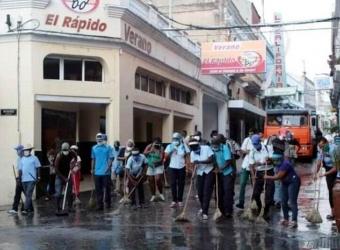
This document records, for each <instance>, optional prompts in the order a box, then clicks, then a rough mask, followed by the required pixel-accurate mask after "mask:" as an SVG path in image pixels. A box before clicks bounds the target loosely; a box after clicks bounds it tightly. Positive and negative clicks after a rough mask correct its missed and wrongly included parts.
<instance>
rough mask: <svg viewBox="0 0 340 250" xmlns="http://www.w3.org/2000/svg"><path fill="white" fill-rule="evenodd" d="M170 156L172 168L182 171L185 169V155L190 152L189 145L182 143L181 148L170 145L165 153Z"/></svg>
mask: <svg viewBox="0 0 340 250" xmlns="http://www.w3.org/2000/svg"><path fill="white" fill-rule="evenodd" d="M164 152H165V153H166V154H168V155H169V156H170V164H169V167H170V168H176V169H181V168H184V167H185V155H186V154H188V153H189V152H190V150H189V148H188V146H187V145H185V144H183V143H181V144H180V145H179V146H175V145H174V144H173V143H170V144H169V145H168V146H167V147H166V148H165V151H164Z"/></svg>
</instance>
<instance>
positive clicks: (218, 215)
mask: <svg viewBox="0 0 340 250" xmlns="http://www.w3.org/2000/svg"><path fill="white" fill-rule="evenodd" d="M218 188H219V186H218V173H216V201H217V205H216V210H215V213H214V216H213V220H214V221H217V220H218V219H219V218H221V216H222V212H221V210H220V208H219V206H218V205H219V195H218Z"/></svg>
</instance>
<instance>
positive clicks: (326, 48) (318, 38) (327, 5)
mask: <svg viewBox="0 0 340 250" xmlns="http://www.w3.org/2000/svg"><path fill="white" fill-rule="evenodd" d="M250 1H251V2H253V3H254V5H255V6H256V8H257V10H258V12H259V14H260V15H261V16H262V0H250ZM334 6H335V0H264V11H265V14H264V16H265V22H266V23H273V16H274V12H281V14H282V19H283V22H292V21H304V20H309V19H321V18H330V17H331V16H332V13H333V11H334V8H335V7H334ZM318 27H329V28H330V27H331V23H323V24H310V25H300V26H288V27H286V28H285V29H287V30H291V29H296V28H297V29H301V28H318ZM266 36H270V37H272V36H273V33H267V35H266ZM284 36H285V41H286V44H285V49H286V71H287V73H291V74H292V75H294V76H301V75H302V72H303V69H304V65H305V69H306V72H307V76H308V77H309V78H311V79H313V77H314V76H315V75H316V74H321V73H327V74H329V71H330V68H329V66H328V64H327V59H328V56H329V55H330V54H331V29H327V30H314V31H312V30H309V31H294V32H291V31H288V32H285V33H284ZM303 62H304V63H303Z"/></svg>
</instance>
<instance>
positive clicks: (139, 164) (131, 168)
mask: <svg viewBox="0 0 340 250" xmlns="http://www.w3.org/2000/svg"><path fill="white" fill-rule="evenodd" d="M131 153H132V155H131V156H130V157H129V159H128V161H127V163H126V171H127V177H128V187H129V192H131V207H132V208H133V209H136V208H143V207H144V203H145V197H144V186H143V183H144V179H145V173H146V166H147V159H146V158H145V156H144V155H143V154H141V153H140V152H139V149H138V148H136V147H135V148H133V149H132V152H131ZM136 189H137V191H138V205H137V201H136V191H135V190H136Z"/></svg>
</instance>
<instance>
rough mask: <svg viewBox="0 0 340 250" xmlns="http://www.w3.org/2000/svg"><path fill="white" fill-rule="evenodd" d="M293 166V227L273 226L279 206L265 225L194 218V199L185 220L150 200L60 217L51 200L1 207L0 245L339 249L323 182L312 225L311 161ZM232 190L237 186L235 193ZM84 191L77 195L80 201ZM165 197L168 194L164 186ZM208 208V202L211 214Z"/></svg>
mask: <svg viewBox="0 0 340 250" xmlns="http://www.w3.org/2000/svg"><path fill="white" fill-rule="evenodd" d="M297 169H298V172H299V173H300V175H301V177H302V189H301V192H300V199H299V204H300V214H299V227H298V228H297V229H286V228H282V227H281V226H280V225H278V221H279V220H280V211H279V210H274V214H273V218H272V220H271V222H270V224H268V225H257V224H252V223H249V222H246V221H243V220H241V219H239V214H240V211H238V210H236V211H235V216H234V218H233V219H230V220H225V221H223V222H220V223H215V222H214V221H212V220H211V219H210V220H209V221H207V222H203V221H201V220H200V219H198V218H197V217H196V212H197V210H198V203H197V201H196V200H195V199H191V200H190V205H189V213H188V217H189V218H190V219H191V222H190V223H184V224H180V223H176V222H174V218H175V217H176V216H177V215H178V214H179V212H180V211H178V210H173V209H171V208H170V207H169V202H157V203H152V204H150V205H149V207H148V208H144V209H140V210H137V211H132V210H131V209H130V208H129V207H122V209H120V212H121V213H120V214H119V215H113V213H112V212H113V211H115V209H117V205H116V204H117V203H115V207H114V208H113V209H111V210H108V211H105V212H103V213H96V212H90V211H87V210H86V209H85V208H81V209H79V210H78V211H77V212H76V213H74V214H71V215H70V216H69V217H63V218H60V217H56V216H55V215H54V210H53V205H54V204H48V203H47V202H45V201H41V202H38V203H37V204H36V207H37V209H36V210H37V211H36V214H35V215H34V216H32V217H23V216H21V215H18V216H9V215H7V213H6V211H5V209H7V208H5V207H4V208H2V211H0V249H1V250H2V249H11V250H12V249H14V250H15V249H27V250H30V249H32V250H33V249H47V250H53V249H96V250H102V249H162V250H166V249H202V250H203V249H204V250H208V249H240V250H245V249H285V250H287V249H318V248H326V249H329V248H332V249H340V237H338V234H337V232H336V227H335V225H334V224H333V223H332V222H329V221H327V220H326V219H325V217H326V215H327V214H328V213H329V206H328V201H327V187H326V185H325V181H324V180H323V184H322V200H321V204H320V205H321V213H322V217H323V219H324V222H323V223H322V224H321V225H318V226H313V225H310V224H309V223H308V222H307V221H306V220H305V219H304V216H305V214H306V212H308V211H309V209H310V207H311V204H312V202H313V199H312V198H313V188H314V186H313V182H312V181H311V175H310V174H311V165H310V164H302V163H300V164H298V166H297ZM147 189H148V188H147V187H146V190H147ZM248 189H249V188H248ZM237 190H238V187H236V193H237ZM248 191H250V190H248ZM248 195H249V193H248ZM88 196H89V194H82V200H83V201H84V203H86V200H87V199H88ZM166 196H167V197H168V198H170V193H169V190H168V191H167V193H166ZM214 209H215V207H214V204H213V202H212V204H211V210H210V214H211V217H212V214H213V212H214Z"/></svg>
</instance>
